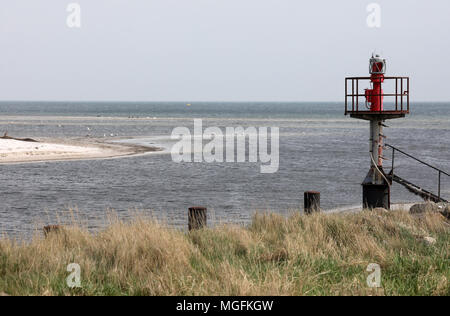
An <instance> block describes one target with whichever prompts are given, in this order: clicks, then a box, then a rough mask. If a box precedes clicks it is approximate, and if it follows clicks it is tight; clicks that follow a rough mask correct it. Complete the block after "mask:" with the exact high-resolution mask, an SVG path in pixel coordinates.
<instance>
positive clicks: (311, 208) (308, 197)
mask: <svg viewBox="0 0 450 316" xmlns="http://www.w3.org/2000/svg"><path fill="white" fill-rule="evenodd" d="M315 212H320V192H316V191H308V192H305V214H312V213H315Z"/></svg>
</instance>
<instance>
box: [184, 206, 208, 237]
mask: <svg viewBox="0 0 450 316" xmlns="http://www.w3.org/2000/svg"><path fill="white" fill-rule="evenodd" d="M206 214H207V209H206V207H203V206H194V207H190V208H189V214H188V225H189V230H190V231H191V230H195V229H202V228H205V227H206V225H207V217H206Z"/></svg>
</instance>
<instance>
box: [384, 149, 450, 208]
mask: <svg viewBox="0 0 450 316" xmlns="http://www.w3.org/2000/svg"><path fill="white" fill-rule="evenodd" d="M385 146H386V147H390V148H392V170H391V173H392V175H394V167H395V166H394V162H395V152H396V151H398V152H399V153H401V154H403V155H405V156H407V157H409V158H411V159H414V160H415V161H417V162H420V163H421V164H423V165H425V166H427V167H429V168H432V169H434V170H436V171H438V172H439V175H438V198H439V200H440V199H441V175H446V176H448V177H450V174H448V173H447V172H445V171H443V170H441V169H439V168H436V167H435V166H432V165H430V164H429V163H426V162H425V161H422V160H420V159H417V158H416V157H414V156H412V155H410V154H408V153H406V152H404V151H403V150H401V149H398V148H397V147H394V146H392V145H389V144H385Z"/></svg>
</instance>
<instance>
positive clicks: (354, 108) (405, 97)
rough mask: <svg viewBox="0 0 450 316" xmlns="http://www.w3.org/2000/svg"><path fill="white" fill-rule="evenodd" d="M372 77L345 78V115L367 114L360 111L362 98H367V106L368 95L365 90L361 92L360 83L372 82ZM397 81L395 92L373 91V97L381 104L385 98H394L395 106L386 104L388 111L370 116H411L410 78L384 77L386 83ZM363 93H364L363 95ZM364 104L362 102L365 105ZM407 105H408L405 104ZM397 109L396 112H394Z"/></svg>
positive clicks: (383, 110)
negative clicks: (378, 99)
mask: <svg viewBox="0 0 450 316" xmlns="http://www.w3.org/2000/svg"><path fill="white" fill-rule="evenodd" d="M371 79H372V78H371V77H347V78H345V115H348V114H349V113H350V114H366V113H364V112H365V110H362V111H360V103H361V102H360V101H361V100H360V98H365V104H366V106H367V95H366V93H365V90H366V89H365V90H363V91H361V90H360V89H361V87H360V81H361V82H364V81H370V80H371ZM387 80H392V81H395V90H394V91H392V92H390V91H389V92H387V93H385V91H383V93H381V94H380V93H374V92H373V91H372V94H371V97H373V98H380V103H382V100H383V98H384V97H387V98H392V102H393V104H392V105H390V104H386V105H387V108H392V110H388V109H380V110H379V111H370V114H376V113H380V114H387V115H389V114H397V115H398V114H401V115H404V114H409V110H410V104H409V99H410V91H409V88H410V86H409V77H405V76H400V77H384V81H387ZM361 92H362V93H361ZM363 103H364V102H362V104H363ZM405 103H406V104H405ZM394 109H395V110H394Z"/></svg>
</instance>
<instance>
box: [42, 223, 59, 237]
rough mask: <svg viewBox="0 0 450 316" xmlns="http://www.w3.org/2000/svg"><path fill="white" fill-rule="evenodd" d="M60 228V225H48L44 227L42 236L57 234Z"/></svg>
mask: <svg viewBox="0 0 450 316" xmlns="http://www.w3.org/2000/svg"><path fill="white" fill-rule="evenodd" d="M61 228H62V226H60V225H48V226H45V227H44V236H45V237H47V236H48V234H50V233H54V232H56V233H57V232H59V231H60V230H61Z"/></svg>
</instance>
